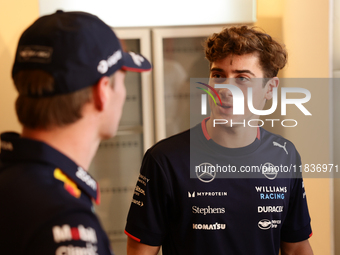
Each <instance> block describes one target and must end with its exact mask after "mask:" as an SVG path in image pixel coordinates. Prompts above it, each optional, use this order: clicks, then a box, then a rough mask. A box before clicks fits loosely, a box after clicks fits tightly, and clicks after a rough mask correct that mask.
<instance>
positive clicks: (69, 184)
mask: <svg viewBox="0 0 340 255" xmlns="http://www.w3.org/2000/svg"><path fill="white" fill-rule="evenodd" d="M53 175H54V178H56V179H58V180H60V181H62V182H63V183H64V188H65V189H66V190H67V191H68V193H70V194H71V195H72V196H74V197H76V198H79V197H80V195H81V191H80V189H78V187H77V184H75V183H74V182H73V181H72V180H71V179H70V178H68V177H67V176H66V175H65V174H64V173H63V172H62V171H61V170H60V169H59V168H56V169H55V170H54V173H53Z"/></svg>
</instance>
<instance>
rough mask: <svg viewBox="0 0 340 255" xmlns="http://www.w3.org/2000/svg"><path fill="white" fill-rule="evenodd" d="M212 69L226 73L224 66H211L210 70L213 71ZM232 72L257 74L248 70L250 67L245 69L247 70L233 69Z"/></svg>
mask: <svg viewBox="0 0 340 255" xmlns="http://www.w3.org/2000/svg"><path fill="white" fill-rule="evenodd" d="M212 71H217V72H222V73H224V70H223V69H222V68H217V67H214V68H211V69H210V72H212ZM232 72H233V73H238V74H239V73H249V74H251V75H253V76H255V74H254V73H253V72H251V71H250V70H248V69H245V70H233V71H232Z"/></svg>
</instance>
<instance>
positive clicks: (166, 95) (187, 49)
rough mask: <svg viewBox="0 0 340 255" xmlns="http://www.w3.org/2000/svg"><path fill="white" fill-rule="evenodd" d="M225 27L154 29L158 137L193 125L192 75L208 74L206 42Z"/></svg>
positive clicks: (201, 75) (205, 76)
mask: <svg viewBox="0 0 340 255" xmlns="http://www.w3.org/2000/svg"><path fill="white" fill-rule="evenodd" d="M221 30H222V27H190V28H164V29H153V30H152V32H153V34H152V35H153V49H154V51H153V56H154V70H155V72H154V83H155V90H154V91H155V120H156V122H155V126H156V141H159V140H161V139H163V138H165V137H169V136H171V135H174V134H176V133H179V132H182V131H184V130H186V129H189V128H190V97H191V96H192V95H190V78H208V77H209V62H208V61H207V60H206V59H205V54H204V48H203V43H204V41H205V40H206V38H207V37H208V36H209V35H211V34H212V33H215V32H220V31H221Z"/></svg>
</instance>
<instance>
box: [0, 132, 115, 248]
mask: <svg viewBox="0 0 340 255" xmlns="http://www.w3.org/2000/svg"><path fill="white" fill-rule="evenodd" d="M0 194H1V210H0V226H1V227H0V253H1V254H16V255H20V254H25V255H30V254H32V255H33V254H56V255H66V254H67V255H82V254H84V255H85V254H86V255H88V254H93V255H94V254H98V255H108V254H112V253H111V249H110V244H109V240H108V238H107V236H106V234H105V232H104V231H103V229H102V227H101V225H100V222H99V220H98V218H97V216H96V215H95V213H94V209H93V203H92V202H93V201H96V202H97V203H99V189H98V184H97V182H96V181H95V180H94V179H93V178H92V177H91V176H90V174H88V173H87V172H86V171H85V170H84V169H83V168H82V167H80V166H78V165H77V164H76V163H74V162H73V161H72V160H71V159H69V158H68V157H66V156H65V155H63V154H62V153H60V152H59V151H57V150H55V149H54V148H52V147H50V146H49V145H47V144H45V143H43V142H40V141H35V140H31V139H26V138H21V137H20V136H19V135H18V134H16V133H3V134H1V153H0Z"/></svg>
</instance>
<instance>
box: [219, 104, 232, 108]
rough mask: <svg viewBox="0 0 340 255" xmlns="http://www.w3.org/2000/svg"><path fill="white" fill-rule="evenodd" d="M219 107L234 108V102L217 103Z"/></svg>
mask: <svg viewBox="0 0 340 255" xmlns="http://www.w3.org/2000/svg"><path fill="white" fill-rule="evenodd" d="M217 105H218V106H219V107H222V108H224V109H230V108H233V104H230V103H223V104H222V105H221V104H217Z"/></svg>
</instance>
